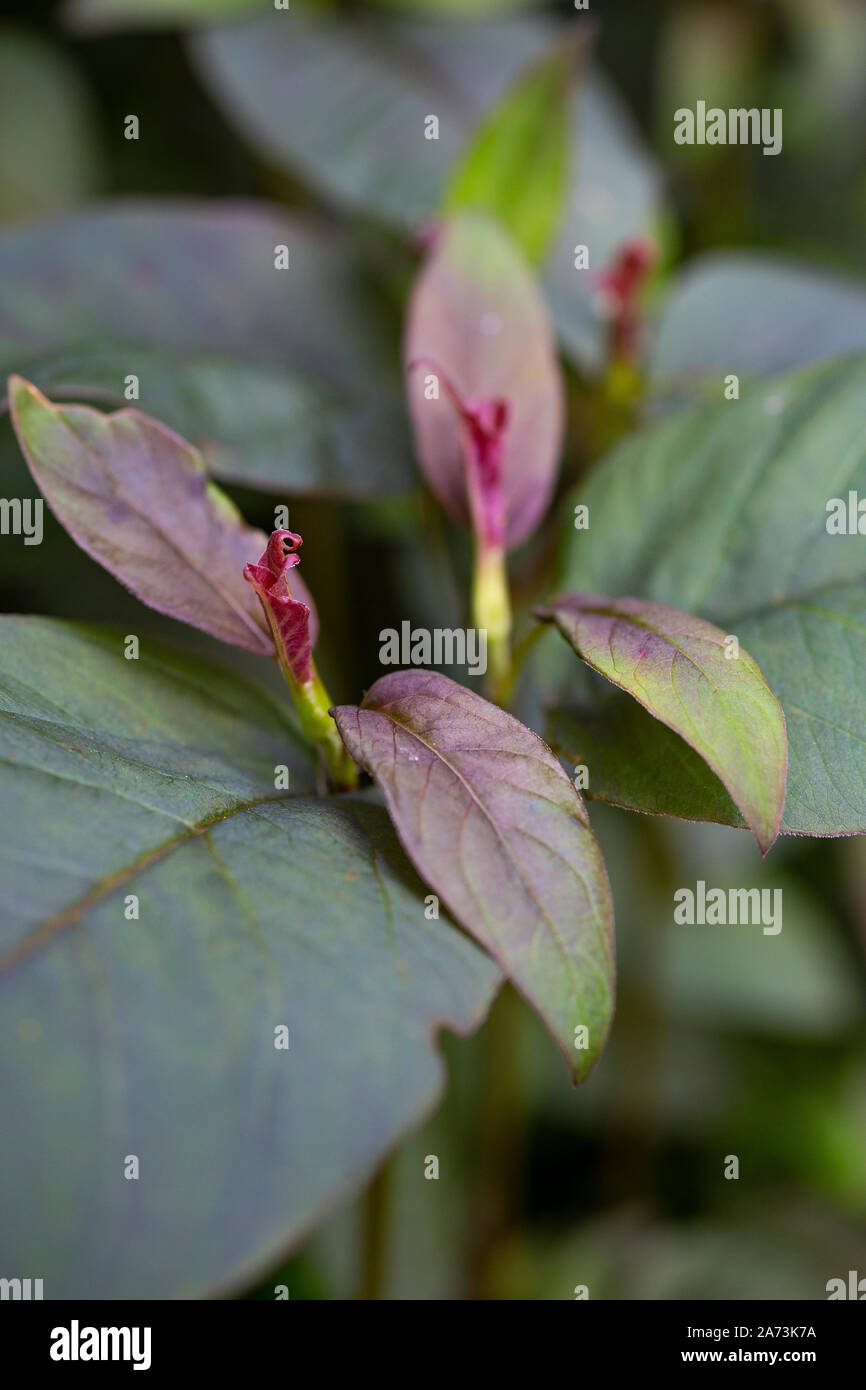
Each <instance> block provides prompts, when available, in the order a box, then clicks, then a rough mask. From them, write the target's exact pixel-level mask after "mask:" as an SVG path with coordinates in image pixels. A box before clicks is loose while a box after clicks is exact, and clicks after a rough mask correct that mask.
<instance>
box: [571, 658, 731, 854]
mask: <svg viewBox="0 0 866 1390" xmlns="http://www.w3.org/2000/svg"><path fill="white" fill-rule="evenodd" d="M601 683H602V682H601V681H599V684H601ZM545 737H546V738H547V741H548V743H549V744H550V746H551V748H553V749H554V751H555V752H556V753H558V754H559V756H560V757H561V758H564V759H565V761H566V762H567V763H568V764H569V765H570V766H572V767H576V766H579V765H583V766H584V767H586V768H587V771H588V772H589V783H588V785H587V786H586V788H585V789H584V791H583V795H584V796H585V797H587V798H588V799H591V800H593V801H609V802H611V803H612V804H613V805H615V806H623V807H625V808H626V809H627V810H630V811H644V812H646V813H647V814H649V815H658V816H679V817H680V818H681V819H682V820H693V819H695V818H696V813H695V807H700V808H701V812H702V814H701V816H700V819H702V820H709V821H715V822H716V823H717V824H719V825H739V826H744V825H745V824H746V822H745V821H744V820H743V817H742V816H741V815H740V813H739V811H738V810H737V808H736V806H735V805H734V803H733V801H732V800H731V798H730V795H729V793H728V792H726V791H725V788H724V785H723V784H722V782H720V781H719V779H718V777H717V776H716V774H715V773H714V772H713V771H712V769H711V768H710V767H709V766H708V765H707V764H706V763H705V762H704V760H703V758H702V757H701V756H700V754H699V753H696V752H695V750H694V749H693V748H692V747H691V746H690V745H689V744H688V743H686V742H685V740H684V739H682V738H680V736H679V734H675V733H674V732H673V730H672V729H670V728H668V727H667V725H665V724H662V723H660V722H659V720H657V719H654V718H653V716H652V715H651V714H649V713H648V712H647V710H646V709H645V708H644V706H643V705H639V704H637V702H636V701H635V700H634V699H632V698H631V697H630V696H629V695H626V694H625V693H624V692H623V691H621V690H615V691H611V697H610V698H609V699H600V700H599V702H598V704H597V705H595V706H591V705H589V704H587V703H582V704H579V705H569V706H567V707H557V708H555V709H552V710H549V711H548V713H547V717H546V720H545ZM624 768H627V769H628V776H627V777H626V778H624V777H623V775H622V774H623V769H624Z"/></svg>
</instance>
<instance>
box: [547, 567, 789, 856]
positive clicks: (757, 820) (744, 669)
mask: <svg viewBox="0 0 866 1390" xmlns="http://www.w3.org/2000/svg"><path fill="white" fill-rule="evenodd" d="M536 614H537V616H538V617H539V618H542V619H544V620H545V621H549V622H554V623H555V624H556V626H557V627H558V628H559V630H560V632H561V633H562V634H563V636H564V637H565V639H566V641H568V642H569V643H570V644H571V646H572V647H573V648H574V650H575V651H576V652H577V654H578V656H580V657H582V659H583V660H584V661H585V662H586V663H587V665H588V666H591V667H593V669H594V670H596V671H600V672H601V674H602V675H603V676H606V677H607V679H608V680H610V681H613V683H614V685H618V686H620V687H621V688H622V689H623V690H627V691H628V692H629V694H630V695H633V696H634V698H635V699H636V700H638V701H639V702H640V703H641V704H642V705H643V706H644V707H645V708H646V709H648V710H649V712H650V714H652V715H654V716H655V718H656V719H659V720H661V722H662V723H663V724H667V726H668V728H670V729H673V730H674V732H675V733H677V734H679V735H680V737H681V738H684V739H685V741H686V743H688V744H690V745H691V747H692V748H694V749H695V751H696V752H697V753H699V754H700V755H701V757H702V758H703V759H704V761H705V762H706V763H707V764H708V766H709V767H711V768H712V770H713V772H715V774H716V776H717V777H718V778H719V779H720V781H721V782H723V783H724V785H725V787H726V788H727V790H728V792H729V793H730V796H731V799H732V801H733V802H734V804H735V805H736V806H737V807H738V808H739V810H740V811H741V812H742V815H743V818H744V819H745V821H746V822H747V824H748V825H749V826H750V828H751V830H752V833H753V834H754V836H755V839H756V840H757V842H758V846H759V848H760V850H761V853H762V854H766V853H767V850H768V849H769V848H770V846H771V845H772V843H773V841H774V840H775V838H776V836H777V835H778V833H779V822H780V820H781V818H782V807H783V805H784V802H785V780H786V773H787V764H788V743H787V738H786V734H785V716H784V714H783V713H782V707H781V705H780V704H779V702H778V700H777V699H776V697H775V695H774V694H773V692H772V690H771V689H770V687H769V686H768V685H767V682H766V681H765V679H764V677H763V675H762V674H761V671H760V669H759V667H758V665H757V663H756V662H755V661H753V660H752V658H751V657H750V656H749V654H748V652H745V651H744V650H743V649H742V647H740V646H739V644H737V645H736V646H734V645H733V644H732V643H731V641H730V640H729V638H728V636H727V635H726V634H725V633H724V632H722V630H721V629H720V628H717V627H714V626H713V624H712V623H707V622H705V621H704V620H703V619H702V618H695V617H692V616H691V614H689V613H681V612H680V611H679V610H678V609H676V608H668V607H666V605H664V604H662V603H651V602H648V601H645V600H643V599H636V598H617V599H611V598H603V597H601V596H600V595H598V594H567V595H565V596H564V597H562V598H556V599H553V600H552V602H551V603H550V604H549V605H547V606H545V607H544V608H539V609H536ZM732 636H735V634H732ZM727 652H731V656H730V657H729V656H728V655H727ZM589 775H590V783H591V781H592V768H590V769H589Z"/></svg>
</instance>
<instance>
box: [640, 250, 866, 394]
mask: <svg viewBox="0 0 866 1390" xmlns="http://www.w3.org/2000/svg"><path fill="white" fill-rule="evenodd" d="M855 351H857V352H863V351H866V287H864V286H863V285H861V284H858V283H856V282H855V281H853V280H843V279H842V278H841V277H838V276H834V275H827V274H825V273H823V272H820V271H815V270H811V269H809V268H807V267H806V266H802V265H798V264H797V263H796V262H794V261H786V260H781V259H780V258H779V257H777V256H762V255H753V254H744V253H742V252H741V253H736V254H734V253H731V254H720V255H711V256H701V257H699V258H698V260H696V261H694V262H692V263H691V264H690V265H688V266H686V268H685V270H683V271H681V272H680V273H679V274H678V275H677V276H675V277H674V278H673V279H672V280H671V282H670V286H669V289H668V292H667V294H666V297H665V302H664V306H663V309H662V313H661V317H660V320H659V323H658V327H657V329H656V332H655V337H654V341H653V345H652V349H651V352H650V356H649V363H648V369H649V374H650V387H651V389H652V390H653V391H654V392H655V393H656V394H659V395H665V396H676V395H681V394H682V395H685V394H687V393H689V392H691V393H694V392H695V391H696V390H701V391H703V393H704V394H705V395H709V393H710V392H712V394H713V398H714V399H716V400H719V399H721V398H722V391H723V389H724V381H725V377H726V376H727V375H728V374H729V373H731V372H734V373H736V374H737V375H738V376H740V378H744V377H748V376H753V375H755V374H757V373H763V372H780V371H784V370H787V369H788V368H790V367H801V366H806V365H807V363H809V362H818V361H820V360H821V359H822V358H827V357H836V356H841V355H842V354H843V353H846V352H855Z"/></svg>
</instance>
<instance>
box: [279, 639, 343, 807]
mask: <svg viewBox="0 0 866 1390" xmlns="http://www.w3.org/2000/svg"><path fill="white" fill-rule="evenodd" d="M277 659H278V661H279V665H280V670H281V671H282V673H283V675H284V676H285V678H286V682H287V684H288V687H289V689H290V691H291V692H292V701H293V703H294V706H295V709H296V711H297V714H298V719H299V720H300V724H301V729H302V731H303V734H304V737H305V738H306V739H307V740H308V742H310V743H312V744H313V746H314V747H315V748H316V749H317V750H318V752H319V755H320V757H321V759H322V762H323V763H324V765H325V770H326V772H327V774H328V781H329V782H330V784H331V786H332V787H333V789H334V791H353V790H354V788H355V787H357V785H358V769H357V767H356V766H355V764H354V762H353V761H352V759H351V758H350V757H349V754H348V753H347V752H346V749H345V747H344V746H343V740H342V739H341V738H340V735H339V733H338V732H337V726H336V724H335V723H334V721H333V719H332V718H331V716H330V714H329V712H328V711H329V710H330V709H331V706H332V705H333V703H334V702H333V700H332V699H331V697H330V695H329V694H328V692H327V690H326V689H325V687H324V685H323V684H322V679H321V677H320V675H319V673H318V671H317V670H316V664H315V662H313V661H311V662H310V676H309V679H308V680H306V681H304V682H303V683H301V682H299V681H297V680H295V679H294V677H293V676H292V673H291V670H290V669H289V667H288V666H287V664H286V662H285V661H283V660H282V658H281V657H278V658H277Z"/></svg>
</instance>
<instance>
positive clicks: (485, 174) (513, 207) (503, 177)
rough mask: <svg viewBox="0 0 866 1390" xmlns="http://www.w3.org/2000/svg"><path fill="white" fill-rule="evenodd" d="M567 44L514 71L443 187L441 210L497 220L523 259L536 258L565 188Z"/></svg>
mask: <svg viewBox="0 0 866 1390" xmlns="http://www.w3.org/2000/svg"><path fill="white" fill-rule="evenodd" d="M575 61H576V49H575V45H574V43H573V42H571V41H568V42H567V43H564V44H561V45H557V47H556V49H555V50H554V51H553V53H551V54H550V56H549V57H546V58H544V59H543V60H542V61H541V62H539V63H535V64H533V65H532V66H531V68H530V70H529V72H527V73H526V74H522V75H521V76H520V77H519V78H518V80H517V82H515V83H514V84H513V85H512V86H511V87H510V88H509V89H508V91H507V92H506V93H505V95H504V96H503V97H502V98H501V99H500V101H499V102H498V103H497V105H496V106H495V107H494V108H493V110H492V111H490V112H489V113H488V114H487V115H486V116H485V117H484V119H483V121H482V122H481V125H480V127H479V128H478V130H477V131H476V132H475V133H474V135H473V136H472V139H471V140H470V142H469V146H468V148H467V149H466V151H465V152H464V154H463V155H462V157H461V159H460V162H459V163H458V166H457V168H456V169H455V171H454V173H453V175H452V177H451V181H450V183H449V185H448V187H447V189H446V192H445V197H444V201H443V211H444V212H445V213H446V214H451V213H456V212H464V211H476V212H486V213H489V214H490V215H491V216H494V217H498V218H499V220H500V221H501V222H502V223H503V225H504V226H505V227H506V228H507V229H508V231H509V232H510V233H511V235H512V236H513V238H514V240H515V241H516V242H517V243H518V245H519V246H520V247H521V248H522V249H523V251H524V253H525V254H526V256H527V257H528V258H529V260H530V261H541V260H543V258H544V256H545V254H546V252H547V251H548V249H549V247H550V243H551V241H552V240H553V238H554V235H555V234H556V231H557V229H558V227H559V223H560V218H561V215H562V208H563V203H564V201H565V197H566V194H567V190H568V166H569V146H570V135H571V121H570V112H569V107H570V105H571V95H572V78H573V72H574V65H575Z"/></svg>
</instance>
